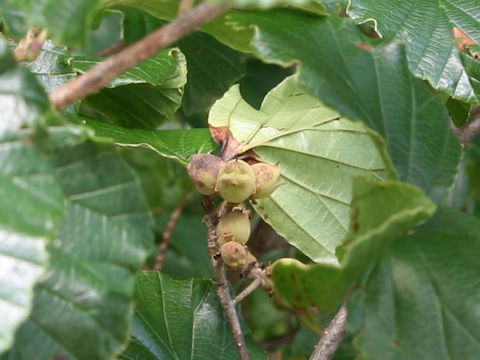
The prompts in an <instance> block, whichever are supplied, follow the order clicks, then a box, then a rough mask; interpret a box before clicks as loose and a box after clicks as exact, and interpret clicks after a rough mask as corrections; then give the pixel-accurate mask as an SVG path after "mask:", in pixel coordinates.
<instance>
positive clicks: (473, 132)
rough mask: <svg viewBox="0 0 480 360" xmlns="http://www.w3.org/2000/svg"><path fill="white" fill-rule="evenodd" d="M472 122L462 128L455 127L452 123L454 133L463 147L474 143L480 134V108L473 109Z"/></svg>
mask: <svg viewBox="0 0 480 360" xmlns="http://www.w3.org/2000/svg"><path fill="white" fill-rule="evenodd" d="M470 119H471V120H470V121H469V122H468V123H467V124H465V125H464V126H462V127H461V128H457V127H455V125H453V122H451V126H452V130H453V133H454V134H455V135H456V136H457V138H458V139H459V140H460V142H461V143H462V144H463V145H466V144H467V143H469V142H470V141H472V140H473V139H474V138H475V136H477V135H478V133H480V106H477V107H475V108H473V109H472V111H471V114H470Z"/></svg>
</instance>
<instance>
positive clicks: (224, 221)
mask: <svg viewBox="0 0 480 360" xmlns="http://www.w3.org/2000/svg"><path fill="white" fill-rule="evenodd" d="M249 237H250V217H249V214H248V213H247V212H245V211H242V210H241V209H238V210H232V211H230V212H228V213H227V214H225V215H223V216H222V217H221V218H220V220H219V222H218V225H217V241H218V243H219V244H223V243H225V242H227V241H232V240H233V241H237V242H239V243H242V244H246V243H247V241H248V238H249Z"/></svg>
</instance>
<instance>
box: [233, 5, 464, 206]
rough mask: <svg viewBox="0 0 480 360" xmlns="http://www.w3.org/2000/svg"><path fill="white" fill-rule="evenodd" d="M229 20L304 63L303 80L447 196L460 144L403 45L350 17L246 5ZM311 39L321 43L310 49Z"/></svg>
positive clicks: (402, 170) (405, 176) (430, 189)
mask: <svg viewBox="0 0 480 360" xmlns="http://www.w3.org/2000/svg"><path fill="white" fill-rule="evenodd" d="M230 20H231V22H232V23H234V24H237V26H251V24H255V26H256V35H255V38H254V41H253V46H254V47H255V49H256V53H257V55H258V56H259V57H260V58H262V59H263V60H265V61H269V62H275V63H278V64H282V65H284V66H287V65H290V64H292V63H293V62H299V63H300V64H301V69H300V75H299V80H298V81H299V83H300V85H302V86H303V87H304V88H305V89H306V90H307V91H309V92H310V93H311V94H313V95H315V96H317V97H318V98H319V99H321V101H322V102H323V103H325V104H326V105H327V106H330V107H332V108H334V109H336V110H338V111H339V112H340V113H341V114H344V115H345V116H347V117H349V118H351V119H358V120H363V121H364V122H365V123H366V124H367V125H369V126H370V127H372V128H373V129H374V130H376V131H377V132H378V133H380V135H382V136H383V137H384V138H385V140H386V143H387V146H388V151H389V153H390V156H391V157H392V160H393V163H394V164H395V167H396V169H397V171H398V173H399V176H400V179H401V180H403V181H406V182H409V183H411V184H413V185H416V186H418V187H419V188H421V189H422V190H423V191H424V192H426V193H427V194H428V195H429V196H430V197H431V198H432V199H434V200H435V201H437V202H440V201H441V200H442V199H443V198H444V197H445V195H446V193H447V191H448V189H449V188H450V187H451V186H452V184H453V180H454V177H455V175H456V172H457V167H458V164H459V161H460V145H459V142H458V140H457V139H456V137H455V136H454V135H453V133H452V132H451V131H450V128H449V122H448V113H447V111H446V108H445V106H444V104H443V103H442V102H441V100H440V99H438V98H437V97H436V96H435V94H433V93H432V92H431V91H430V90H429V89H428V88H427V87H426V86H425V84H423V83H422V82H421V81H420V80H416V79H414V78H413V77H412V76H411V75H409V70H408V66H407V60H406V57H405V54H404V49H403V47H402V46H400V45H399V44H397V43H380V44H378V45H376V46H373V45H372V44H368V43H367V41H369V40H368V39H367V38H365V37H364V36H363V35H362V34H361V33H360V31H359V30H358V29H357V28H356V27H355V26H354V25H353V24H352V23H351V21H349V20H348V19H340V18H333V17H332V18H318V17H313V16H309V15H307V14H301V13H295V12H293V11H289V12H287V11H280V10H278V11H271V12H269V13H267V14H265V15H262V14H259V13H253V12H250V13H247V12H245V13H242V14H238V15H232V16H231V18H230ZM298 31H301V32H302V36H301V37H300V38H299V37H298ZM312 43H318V44H321V46H320V45H319V46H318V47H316V51H314V52H312V51H311V48H312Z"/></svg>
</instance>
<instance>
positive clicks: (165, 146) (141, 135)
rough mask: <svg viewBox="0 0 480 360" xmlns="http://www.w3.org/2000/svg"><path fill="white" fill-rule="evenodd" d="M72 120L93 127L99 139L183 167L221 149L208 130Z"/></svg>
mask: <svg viewBox="0 0 480 360" xmlns="http://www.w3.org/2000/svg"><path fill="white" fill-rule="evenodd" d="M71 120H72V121H74V122H76V123H79V124H84V125H87V126H89V127H91V128H92V129H94V130H95V134H96V135H97V136H100V137H107V138H112V139H114V141H115V143H116V144H117V145H121V146H131V147H145V148H147V149H151V150H153V151H155V152H157V153H158V154H159V155H161V156H164V157H168V158H172V159H176V160H178V161H179V162H180V163H182V164H183V165H186V164H187V163H188V162H189V161H190V158H191V156H192V155H194V154H197V153H209V152H211V151H213V150H215V148H216V147H217V144H216V143H215V142H214V141H213V140H212V137H211V136H210V133H209V131H208V130H207V129H188V130H146V129H127V128H123V127H121V126H116V125H110V124H106V123H104V122H101V121H97V120H93V119H87V118H84V117H81V118H78V117H76V118H72V119H71Z"/></svg>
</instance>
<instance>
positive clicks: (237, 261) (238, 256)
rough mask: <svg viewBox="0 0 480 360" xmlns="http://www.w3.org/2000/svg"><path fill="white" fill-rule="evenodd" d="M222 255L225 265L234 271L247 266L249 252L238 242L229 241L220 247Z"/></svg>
mask: <svg viewBox="0 0 480 360" xmlns="http://www.w3.org/2000/svg"><path fill="white" fill-rule="evenodd" d="M220 255H221V256H222V260H223V262H224V263H225V265H227V266H228V267H230V268H232V269H238V268H241V267H244V266H245V265H246V264H247V257H248V256H247V255H248V254H247V250H246V249H245V247H244V246H243V245H242V244H240V243H238V242H236V241H229V242H226V243H225V244H223V245H222V246H220Z"/></svg>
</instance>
